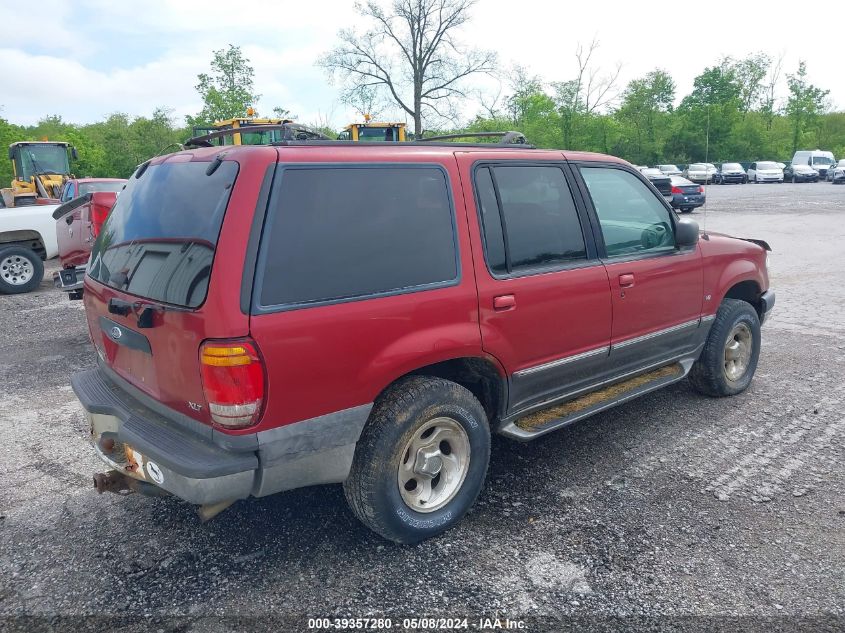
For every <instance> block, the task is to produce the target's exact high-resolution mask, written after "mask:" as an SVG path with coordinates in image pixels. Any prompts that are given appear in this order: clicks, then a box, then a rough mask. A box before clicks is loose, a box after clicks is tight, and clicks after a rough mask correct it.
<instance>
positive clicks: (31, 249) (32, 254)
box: [0, 204, 59, 294]
mask: <svg viewBox="0 0 845 633" xmlns="http://www.w3.org/2000/svg"><path fill="white" fill-rule="evenodd" d="M58 207H59V205H57V204H43V205H42V204H37V205H31V206H24V207H5V206H2V205H0V294H17V293H21V292H30V291H31V290H34V289H35V288H36V287H37V286H38V284H40V283H41V280H42V279H43V277H44V264H43V261H44V260H46V259H50V258H52V257H55V256H56V255H58V252H59V248H58V244H57V241H56V220H55V219H54V218H53V211H55V210H56V209H57V208H58Z"/></svg>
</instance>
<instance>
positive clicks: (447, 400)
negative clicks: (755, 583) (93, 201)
mask: <svg viewBox="0 0 845 633" xmlns="http://www.w3.org/2000/svg"><path fill="white" fill-rule="evenodd" d="M438 143H439V142H438V141H436V140H433V141H428V142H425V143H422V142H420V143H418V144H416V143H402V144H391V145H386V144H357V143H356V144H349V143H343V142H340V143H337V144H332V143H330V142H321V143H319V144H310V143H309V142H307V141H305V142H300V143H291V144H288V145H280V146H272V147H271V146H233V147H229V148H227V151H226V152H224V153H221V152H220V148H219V147H214V148H201V149H192V150H187V151H180V152H179V153H178V154H175V155H169V156H160V157H156V158H154V159H152V160H151V161H149V162H147V163H145V164H144V165H142V166H141V167H140V168H139V169H138V170H137V171H136V172H135V174H134V175H133V176H132V177H131V179H130V181H129V184H128V185H127V186H126V189H125V190H124V191H123V192H122V193H121V194H120V196H119V197H118V199H117V203H116V204H115V206H114V208H113V209H112V211H111V213H110V214H109V217H108V218H107V219H106V222H105V224H104V225H103V228H102V231H101V232H100V235H99V237H98V238H97V241H96V242H95V244H94V248H93V251H92V254H91V260H90V261H91V263H90V266H89V269H88V272H87V274H86V277H85V294H84V297H83V301H84V305H85V313H86V318H87V322H88V328H89V332H90V335H91V339H92V342H93V345H94V347H95V349H96V356H97V359H98V360H97V366H96V367H95V368H94V369H89V370H87V371H82V372H79V373H76V374H75V375H73V377H72V385H73V389H74V391H75V392H76V394H77V396H78V397H79V399H80V401H81V403H82V405H83V407H84V408H85V410H86V411H87V412H88V413H89V420H90V425H91V438H92V442H93V445H94V447H95V450H96V452H97V454H98V455H99V456H100V457H101V458H102V460H103V461H104V462H105V463H106V464H107V465H108V467H109V468H111V469H112V470H111V471H110V472H108V473H105V474H103V473H101V474H98V475H96V476H95V480H94V481H95V486H96V487H97V489H98V490H99V491H118V490H121V489H133V490H137V491H139V492H141V493H150V494H153V493H156V494H165V493H171V494H173V495H175V496H176V497H179V498H181V499H183V500H186V501H188V502H190V503H194V504H200V505H201V509H200V511H201V516H202V517H203V518H205V519H208V518H210V517H211V516H213V515H214V514H216V513H217V512H220V511H222V510H223V509H225V508H226V507H228V506H229V505H231V504H232V503H233V502H234V501H235V500H238V499H245V498H247V497H250V496H255V497H262V496H265V495H269V494H273V493H275V492H278V491H281V490H288V489H292V488H297V487H301V486H310V485H314V484H324V483H333V482H343V489H344V492H345V495H346V498H347V500H348V502H349V504H350V506H351V508H352V511H353V512H354V513H355V515H356V516H357V517H358V518H359V519H360V520H361V521H362V522H363V523H364V524H365V525H366V526H368V527H370V528H372V529H373V530H375V531H376V532H377V533H379V534H381V535H382V536H384V537H386V538H388V539H392V540H394V541H398V542H402V543H413V542H417V541H420V540H422V539H425V538H428V537H431V536H433V535H435V534H438V533H440V532H442V531H443V530H445V529H447V528H449V527H450V526H452V525H454V524H455V523H456V522H457V521H459V520H460V519H461V517H463V516H464V514H466V512H467V511H468V510H469V508H470V507H471V506H472V505H473V503H474V501H475V499H476V498H477V497H478V494H479V492H480V490H481V488H482V486H483V483H484V480H485V474H486V472H487V466H488V461H489V455H490V435H491V432H496V433H500V434H502V435H504V436H507V437H511V438H516V439H519V440H531V439H535V438H537V437H540V436H542V435H544V434H546V433H548V432H551V431H554V430H556V429H559V428H561V427H564V426H566V425H568V424H571V423H573V422H575V421H577V420H581V419H583V418H586V417H588V416H590V415H592V414H594V413H596V412H598V411H602V410H605V409H607V408H609V407H612V406H615V405H616V404H619V403H622V402H626V401H628V400H630V399H631V398H633V397H636V396H639V395H641V394H643V393H647V392H649V391H652V390H654V389H657V388H660V387H663V386H665V385H668V384H671V383H675V382H677V381H680V380H682V379H683V378H684V377H685V376H689V378H690V381H691V383H692V385H693V386H694V387H695V388H696V389H698V390H699V391H701V392H702V393H705V394H709V395H711V396H727V395H733V394H737V393H740V392H742V391H743V390H745V389H746V388H747V387H748V385H749V383H750V381H751V379H752V377H753V375H754V371H755V369H756V366H757V360H758V356H759V353H760V324H761V322H762V321H763V320H764V319H765V318H766V315H767V314H768V313H769V311H770V310H771V308H772V306H773V305H774V294H773V292H772V291H771V289H770V288H769V278H768V273H767V269H766V257H767V253H766V249H767V248H768V246H767V245H766V244H765V243H764V242H760V241H755V240H748V239H736V238H732V237H728V236H725V235H720V234H717V233H708V239H707V240H706V241H704V240H702V241H699V229H698V225H697V224H696V223H695V222H691V221H687V220H681V219H680V218H678V217H677V216H676V214H675V213H673V212H672V210H671V208H670V207H669V205H668V204H666V202H665V201H664V200H663V198H662V197H661V196H660V195H659V194H658V193H657V192H656V191H655V190H654V188H653V187H652V186H651V185H649V183H648V181H647V180H646V178H645V177H644V176H643V175H642V174H640V173H639V172H638V171H636V170H635V169H634V168H633V167H631V166H630V165H629V164H628V163H626V162H624V161H622V160H619V159H616V158H613V157H610V156H604V157H602V156H598V155H596V154H591V153H588V154H583V153H578V152H565V153H561V152H560V151H550V150H537V149H529V148H526V147H524V146H520V145H498V146H497V145H490V144H487V145H483V144H482V145H471V144H462V145H460V146H459V147H455V145H454V144H449V143H440V144H438ZM123 511H125V512H127V513H129V512H131V510H130V509H127V508H124V509H123V510H121V512H123ZM131 523H132V520H131V518H129V516H128V514H127V517H126V519H125V520H124V519H117V520H115V521H114V525H113V529H112V532H113V534H112V535H113V537H114V538H115V539H119V538H121V537H120V536H119V535H117V534H115V533H114V532H116V531H117V530H120V529H123V530H129V529H131V528H130V527H129V526H131Z"/></svg>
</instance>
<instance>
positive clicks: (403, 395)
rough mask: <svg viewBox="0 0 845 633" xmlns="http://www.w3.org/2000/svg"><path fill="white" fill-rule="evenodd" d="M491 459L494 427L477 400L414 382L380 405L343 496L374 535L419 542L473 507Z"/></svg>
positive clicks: (454, 389)
mask: <svg viewBox="0 0 845 633" xmlns="http://www.w3.org/2000/svg"><path fill="white" fill-rule="evenodd" d="M489 461H490V428H489V426H488V423H487V415H486V414H485V412H484V408H483V407H482V406H481V403H480V402H479V401H478V399H477V398H476V397H475V396H473V395H472V393H471V392H470V391H469V390H467V389H466V388H464V387H462V386H461V385H458V384H456V383H454V382H451V381H448V380H444V379H442V378H434V377H430V376H411V377H410V378H407V379H404V380H402V381H400V382H398V383H397V384H395V385H394V386H393V387H391V388H390V389H389V390H388V391H387V392H386V393H385V394H384V395H383V396H381V397H380V398H379V399H378V401H377V402H376V404H375V406H374V407H373V411H372V413H371V414H370V419H369V421H368V422H367V425H366V426H365V427H364V432H363V433H362V434H361V439H360V440H359V441H358V446H357V448H356V449H355V458H354V460H353V463H352V470H351V471H350V473H349V477H348V478H347V480H346V482H344V484H343V490H344V493H345V495H346V500H347V501H348V503H349V506H350V508H351V509H352V511H353V512H354V513H355V515H356V516H357V517H358V519H360V521H361V522H362V523H363V524H364V525H366V526H367V527H369V528H370V529H371V530H373V531H374V532H376V533H378V534H380V535H381V536H383V537H384V538H386V539H389V540H391V541H395V542H397V543H418V542H419V541H422V540H424V539H427V538H430V537H432V536H435V535H436V534H439V533H441V532H443V531H444V530H447V529H448V528H450V527H452V526H453V525H455V524H456V523H457V522H458V521H459V520H460V519H461V517H463V516H464V514H466V513H467V511H468V510H469V509H470V507H472V505H473V503H475V500H476V498H477V497H478V494H479V492H481V488H482V487H483V485H484V478H485V476H486V474H487V464H488V462H489Z"/></svg>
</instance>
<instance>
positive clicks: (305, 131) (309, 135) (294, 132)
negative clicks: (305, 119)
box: [185, 123, 331, 147]
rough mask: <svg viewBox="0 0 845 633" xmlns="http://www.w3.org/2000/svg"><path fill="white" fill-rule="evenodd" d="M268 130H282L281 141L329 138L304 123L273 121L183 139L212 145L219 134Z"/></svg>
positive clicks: (190, 144) (195, 143)
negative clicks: (267, 123) (271, 122)
mask: <svg viewBox="0 0 845 633" xmlns="http://www.w3.org/2000/svg"><path fill="white" fill-rule="evenodd" d="M269 130H282V131H283V132H284V134H283V135H282V136H283V141H309V140H318V141H330V140H331V139H330V138H329V137H328V136H326V135H325V134H322V133H321V132H318V131H317V130H312V129H311V128H309V127H306V126H304V125H299V124H298V123H273V124H270V125H245V126H244V127H238V128H229V129H226V130H217V131H216V132H210V133H208V134H203V135H202V136H194V137H193V138H189V139H188V140H187V141H185V147H189V146H190V147H214V145H212V143H211V141H212V139H215V138H220V137H221V136H233V135H234V134H249V133H255V132H267V131H269Z"/></svg>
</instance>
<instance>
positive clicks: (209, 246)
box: [88, 161, 238, 308]
mask: <svg viewBox="0 0 845 633" xmlns="http://www.w3.org/2000/svg"><path fill="white" fill-rule="evenodd" d="M208 166H209V164H208V163H204V162H196V163H163V164H160V165H151V166H150V167H149V168H148V169H147V170H146V171H143V172H141V176H140V177H137V176H133V177H132V178H130V179H129V183H128V184H127V185H126V189H125V190H124V191H123V193H121V194H120V195H119V196H118V198H117V202H116V203H115V206H114V208H113V209H112V212H111V213H110V214H109V216H108V219H107V220H106V222H105V224H104V225H103V229H102V231H101V233H100V237H99V238H97V241H96V242H95V243H94V248H93V250H92V252H91V265H90V267H89V272H88V274H89V275H90V276H91V277H92V278H94V279H96V280H97V281H99V282H100V283H103V284H105V285H107V286H110V287H112V288H116V289H118V290H122V291H124V292H129V293H131V294H134V295H137V296H140V297H145V298H147V299H152V300H154V301H163V302H166V303H173V304H176V305H182V306H187V307H190V308H196V307H198V306H199V305H200V304H201V303H202V302H203V301H205V295H206V291H207V289H208V280H209V277H210V274H211V263H212V259H213V257H214V250H215V248H216V246H217V238H218V236H219V234H220V226H221V225H222V223H223V215H224V213H225V211H226V205H227V204H228V201H229V194H230V192H231V190H232V186H233V184H234V182H235V178H236V176H237V173H238V165H237V163H235V162H234V161H223V162H222V163H221V164H220V166H219V167H218V168H217V169H216V170H215V171H214V172H213V173H212V174H211V175H210V176H208V175H206V169H207V168H208Z"/></svg>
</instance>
